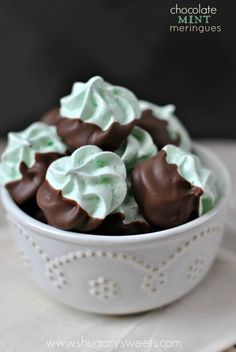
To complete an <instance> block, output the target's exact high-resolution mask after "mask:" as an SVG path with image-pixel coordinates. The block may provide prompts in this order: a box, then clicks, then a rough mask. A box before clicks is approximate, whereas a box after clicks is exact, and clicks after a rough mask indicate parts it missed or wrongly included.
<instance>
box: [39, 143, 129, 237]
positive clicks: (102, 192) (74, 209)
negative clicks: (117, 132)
mask: <svg viewBox="0 0 236 352" xmlns="http://www.w3.org/2000/svg"><path fill="white" fill-rule="evenodd" d="M125 179H126V169H125V165H124V163H123V161H122V160H121V159H120V157H119V156H118V155H116V154H115V153H112V152H103V151H102V150H101V149H100V148H98V147H97V146H92V145H88V146H84V147H81V148H78V149H77V150H76V151H74V152H73V154H72V155H71V156H68V157H63V158H60V159H58V160H56V161H55V162H53V163H52V164H51V165H50V167H49V168H48V171H47V174H46V181H45V182H44V184H43V185H42V186H41V187H40V188H39V191H38V194H37V201H38V204H39V206H40V207H41V209H42V210H43V212H44V214H45V216H46V218H47V219H48V221H49V223H51V224H53V225H54V226H56V227H64V228H75V227H76V228H77V229H79V230H83V231H88V230H91V229H93V228H95V227H97V226H98V225H99V223H100V222H101V221H102V220H103V219H104V218H105V217H106V216H107V215H108V214H110V213H111V212H112V211H113V210H114V209H116V208H117V207H118V206H119V205H120V204H121V203H122V202H123V200H124V198H125V196H126V192H127V186H126V181H125ZM49 185H50V187H49ZM48 190H49V191H48ZM52 190H54V191H53V192H54V193H53V192H52ZM49 192H50V196H49V197H48V194H49ZM58 192H60V198H58ZM54 195H55V199H54ZM57 209H59V213H58V211H57ZM62 210H63V211H62ZM60 212H61V214H60ZM85 213H86V217H85ZM80 217H81V219H80ZM82 217H83V220H82ZM88 217H90V219H88ZM85 218H86V221H85ZM91 219H94V220H91Z"/></svg>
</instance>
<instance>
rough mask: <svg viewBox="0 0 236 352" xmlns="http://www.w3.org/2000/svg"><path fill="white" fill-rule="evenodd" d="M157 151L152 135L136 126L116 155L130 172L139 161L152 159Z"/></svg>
mask: <svg viewBox="0 0 236 352" xmlns="http://www.w3.org/2000/svg"><path fill="white" fill-rule="evenodd" d="M157 151H158V150H157V147H156V145H155V144H154V143H153V140H152V137H151V136H150V134H149V133H148V132H146V131H145V130H144V129H143V128H141V127H138V126H135V127H134V128H133V130H132V132H131V134H130V135H129V136H128V138H127V140H126V141H125V142H124V143H123V144H122V145H121V147H120V148H119V149H117V150H116V151H115V153H116V154H118V155H119V156H120V157H121V159H122V160H123V162H124V163H125V166H126V168H127V171H130V170H132V168H133V167H134V166H135V165H136V164H137V163H138V162H139V161H142V160H146V159H149V158H151V157H152V156H154V155H155V154H156V153H157Z"/></svg>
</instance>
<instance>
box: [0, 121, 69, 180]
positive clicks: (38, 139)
mask: <svg viewBox="0 0 236 352" xmlns="http://www.w3.org/2000/svg"><path fill="white" fill-rule="evenodd" d="M66 149H67V148H66V145H65V144H64V143H63V142H62V140H61V139H60V137H58V135H57V133H56V128H55V127H54V126H48V125H46V124H44V123H43V122H35V123H33V124H32V125H30V126H29V127H27V128H26V129H25V130H23V131H21V132H10V133H9V134H8V141H7V146H6V148H5V150H4V152H3V154H2V156H1V162H0V179H1V183H2V184H7V183H10V182H12V181H18V180H21V179H22V173H21V171H20V165H21V163H22V162H24V163H25V164H26V165H27V166H28V167H29V168H30V167H32V166H33V165H34V164H35V156H36V154H37V153H38V154H47V153H58V154H62V155H63V154H65V152H66Z"/></svg>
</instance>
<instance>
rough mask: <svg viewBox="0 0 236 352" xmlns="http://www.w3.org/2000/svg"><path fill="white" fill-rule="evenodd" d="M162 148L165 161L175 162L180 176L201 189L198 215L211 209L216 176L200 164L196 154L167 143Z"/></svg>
mask: <svg viewBox="0 0 236 352" xmlns="http://www.w3.org/2000/svg"><path fill="white" fill-rule="evenodd" d="M163 150H164V151H165V152H166V154H167V156H166V161H167V162H168V163H169V164H176V165H177V168H178V172H179V174H180V175H181V176H182V177H184V178H185V179H186V180H187V181H189V182H190V183H191V184H192V185H194V186H198V187H200V188H201V189H202V190H203V195H202V196H201V197H200V204H199V207H200V208H199V215H202V214H204V213H206V212H208V211H209V210H210V209H212V208H213V206H214V205H215V203H216V200H217V198H218V191H217V186H216V178H215V175H214V174H213V172H212V171H211V170H209V169H207V168H206V167H205V166H204V165H203V164H202V162H201V160H200V159H199V157H198V156H196V155H194V154H192V153H188V152H186V151H184V150H183V149H181V148H179V147H176V146H173V145H167V146H165V147H164V148H163Z"/></svg>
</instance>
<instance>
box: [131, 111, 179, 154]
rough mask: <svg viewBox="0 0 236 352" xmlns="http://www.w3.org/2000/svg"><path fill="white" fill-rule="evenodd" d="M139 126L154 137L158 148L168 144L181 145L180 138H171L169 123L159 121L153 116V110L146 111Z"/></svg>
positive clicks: (139, 121)
mask: <svg viewBox="0 0 236 352" xmlns="http://www.w3.org/2000/svg"><path fill="white" fill-rule="evenodd" d="M137 125H138V126H140V127H142V128H143V129H144V130H146V131H147V132H148V133H149V134H150V135H151V137H152V139H153V142H154V143H155V144H156V146H157V147H158V148H159V149H161V148H163V147H164V146H165V145H167V144H174V145H177V146H178V145H180V136H179V135H178V136H177V138H176V139H173V138H171V137H170V134H169V131H168V129H167V126H168V121H166V120H163V119H159V118H157V117H156V116H154V115H153V112H152V110H151V109H148V110H144V111H143V112H142V115H141V117H140V119H139V120H138V121H137Z"/></svg>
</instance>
